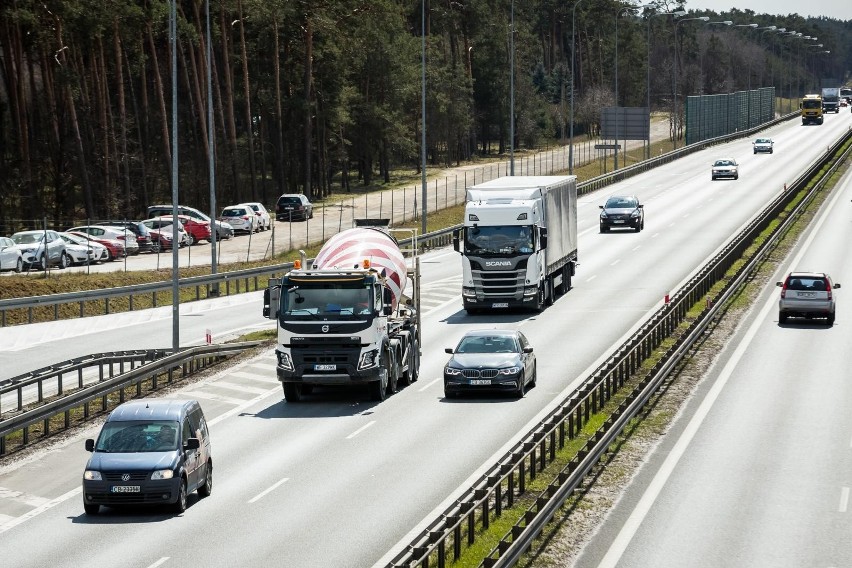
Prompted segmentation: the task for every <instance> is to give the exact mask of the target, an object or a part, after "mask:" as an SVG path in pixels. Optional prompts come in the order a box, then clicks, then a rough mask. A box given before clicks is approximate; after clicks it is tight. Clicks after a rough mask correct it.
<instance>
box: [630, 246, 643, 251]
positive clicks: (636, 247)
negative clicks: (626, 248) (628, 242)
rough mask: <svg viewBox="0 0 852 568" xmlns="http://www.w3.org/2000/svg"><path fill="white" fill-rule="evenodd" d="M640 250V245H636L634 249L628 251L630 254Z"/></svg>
mask: <svg viewBox="0 0 852 568" xmlns="http://www.w3.org/2000/svg"><path fill="white" fill-rule="evenodd" d="M640 248H642V245H636V246H635V247H633V248H632V249H630V252H633V251H634V250H639V249H640Z"/></svg>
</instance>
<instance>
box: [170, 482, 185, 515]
mask: <svg viewBox="0 0 852 568" xmlns="http://www.w3.org/2000/svg"><path fill="white" fill-rule="evenodd" d="M172 510H173V511H174V512H175V513H178V514H180V513H183V512H184V511H186V479H181V480H180V490H178V498H177V501H175V503H174V505H172Z"/></svg>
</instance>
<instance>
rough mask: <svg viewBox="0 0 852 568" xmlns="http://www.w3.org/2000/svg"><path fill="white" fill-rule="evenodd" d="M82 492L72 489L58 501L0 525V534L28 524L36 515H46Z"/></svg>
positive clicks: (50, 502) (52, 501)
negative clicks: (45, 513) (48, 511)
mask: <svg viewBox="0 0 852 568" xmlns="http://www.w3.org/2000/svg"><path fill="white" fill-rule="evenodd" d="M82 492H83V488H82V487H76V488H74V489H72V490H71V491H69V492H68V493H63V494H62V495H60V496H59V497H57V498H56V499H51V500H50V501H48V502H47V503H45V504H44V505H41V506H39V507H36V508H35V509H33V510H32V511H30V512H28V513H25V514H23V515H21V516H20V517H15V518H14V519H12V520H11V521H8V522H6V523H5V524H3V525H0V534H2V533H4V532H6V531H7V530H9V529H11V528H14V527H16V526H18V525H20V524H21V523H23V522H26V521H28V520H30V519H32V518H33V517H35V516H36V515H40V514H41V513H44V512H45V511H47V510H49V509H52V508H53V507H55V506H57V505H59V504H60V503H64V502H65V501H67V500H68V499H70V498H71V497H74V496H76V495H79V494H80V493H82Z"/></svg>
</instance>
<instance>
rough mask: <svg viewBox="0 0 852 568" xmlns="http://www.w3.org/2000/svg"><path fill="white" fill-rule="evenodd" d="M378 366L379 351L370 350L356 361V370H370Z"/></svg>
mask: <svg viewBox="0 0 852 568" xmlns="http://www.w3.org/2000/svg"><path fill="white" fill-rule="evenodd" d="M378 364H379V350H378V349H370V350H369V351H365V352H364V353H362V354H361V359H360V360H359V361H358V370H359V371H360V370H363V369H371V368H373V367H376V366H377V365H378Z"/></svg>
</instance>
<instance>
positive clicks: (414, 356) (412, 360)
mask: <svg viewBox="0 0 852 568" xmlns="http://www.w3.org/2000/svg"><path fill="white" fill-rule="evenodd" d="M409 350H410V351H409V355H408V368H407V369H406V370H405V371H403V373H402V384H403V385H406V386H407V385H410V384H411V383H413V382H415V381H416V380H417V372H418V370H419V369H420V352H419V350H420V346H419V345H418V344H417V340H416V339H415V340H414V341H412V342H411V346H410V347H409Z"/></svg>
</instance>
